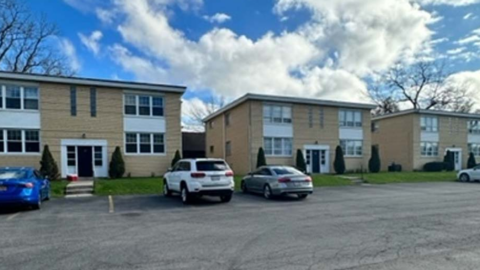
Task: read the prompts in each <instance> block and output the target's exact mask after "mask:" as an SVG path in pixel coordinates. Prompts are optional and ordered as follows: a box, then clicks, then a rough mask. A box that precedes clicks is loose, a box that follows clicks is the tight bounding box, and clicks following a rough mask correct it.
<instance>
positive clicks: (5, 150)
mask: <svg viewBox="0 0 480 270" xmlns="http://www.w3.org/2000/svg"><path fill="white" fill-rule="evenodd" d="M9 130H16V131H20V134H21V143H22V152H9V151H8V136H7V135H8V131H9ZM26 131H36V132H38V144H39V151H38V152H27V151H26V150H27V145H26V135H25V132H26ZM0 132H2V133H3V142H2V143H3V152H0V156H1V155H8V156H18V155H22V156H38V155H40V154H41V152H42V137H41V132H40V130H38V129H14V128H0Z"/></svg>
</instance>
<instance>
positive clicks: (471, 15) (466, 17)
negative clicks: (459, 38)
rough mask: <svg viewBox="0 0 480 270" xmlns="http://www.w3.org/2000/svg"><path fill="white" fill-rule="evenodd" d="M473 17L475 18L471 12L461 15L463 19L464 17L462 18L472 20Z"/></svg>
mask: <svg viewBox="0 0 480 270" xmlns="http://www.w3.org/2000/svg"><path fill="white" fill-rule="evenodd" d="M475 18H476V16H473V13H471V12H470V13H468V14H466V15H465V16H463V19H464V20H469V19H472V20H473V19H475Z"/></svg>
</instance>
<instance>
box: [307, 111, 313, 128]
mask: <svg viewBox="0 0 480 270" xmlns="http://www.w3.org/2000/svg"><path fill="white" fill-rule="evenodd" d="M308 127H309V128H313V108H308Z"/></svg>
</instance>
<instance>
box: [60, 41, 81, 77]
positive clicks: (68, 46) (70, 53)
mask: <svg viewBox="0 0 480 270" xmlns="http://www.w3.org/2000/svg"><path fill="white" fill-rule="evenodd" d="M58 44H59V47H60V51H61V52H62V54H63V55H64V56H65V57H66V58H67V60H68V63H70V68H71V69H72V71H74V72H78V71H80V69H81V64H80V60H79V59H78V57H77V51H76V49H75V46H74V45H73V43H72V42H71V41H70V40H68V39H66V38H58Z"/></svg>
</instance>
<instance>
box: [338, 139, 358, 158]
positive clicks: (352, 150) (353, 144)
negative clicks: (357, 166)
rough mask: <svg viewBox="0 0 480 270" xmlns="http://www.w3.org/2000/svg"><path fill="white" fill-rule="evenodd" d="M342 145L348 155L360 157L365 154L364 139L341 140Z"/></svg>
mask: <svg viewBox="0 0 480 270" xmlns="http://www.w3.org/2000/svg"><path fill="white" fill-rule="evenodd" d="M340 147H342V150H343V153H344V155H345V156H346V157H359V156H362V155H363V141H355V140H341V141H340Z"/></svg>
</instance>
